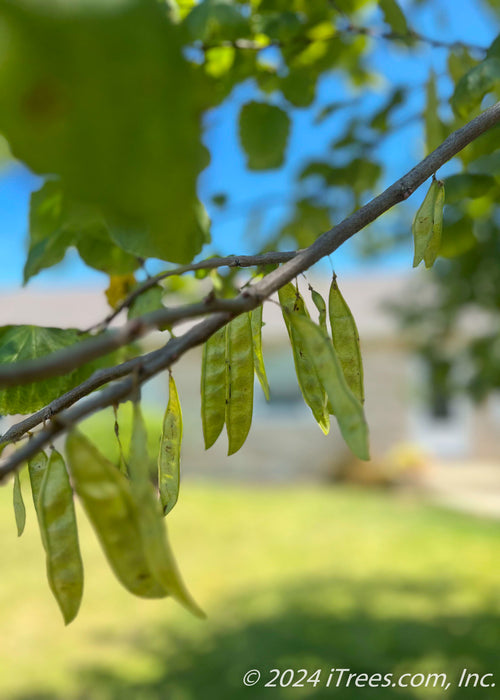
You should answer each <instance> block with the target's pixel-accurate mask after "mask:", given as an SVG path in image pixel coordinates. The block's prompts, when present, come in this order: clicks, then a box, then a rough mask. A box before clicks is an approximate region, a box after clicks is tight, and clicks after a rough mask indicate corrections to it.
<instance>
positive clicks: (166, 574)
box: [128, 403, 204, 617]
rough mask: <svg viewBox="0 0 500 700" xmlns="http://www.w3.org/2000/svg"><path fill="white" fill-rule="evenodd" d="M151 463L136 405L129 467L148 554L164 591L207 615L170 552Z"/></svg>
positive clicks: (137, 405) (145, 552)
mask: <svg viewBox="0 0 500 700" xmlns="http://www.w3.org/2000/svg"><path fill="white" fill-rule="evenodd" d="M148 460H149V457H148V451H147V433H146V426H145V424H144V420H143V417H142V413H141V409H140V405H139V404H138V403H136V404H134V415H133V423H132V436H131V441H130V452H129V459H128V465H129V473H130V485H131V491H132V496H133V498H134V500H135V503H136V507H137V514H138V525H139V531H140V535H141V539H142V542H143V547H144V555H145V557H146V560H147V562H148V565H149V567H150V569H151V571H152V572H153V575H154V576H155V578H156V579H157V580H158V581H159V582H160V583H161V584H162V586H163V587H164V589H165V590H166V591H168V593H169V594H170V595H171V596H172V597H173V598H176V599H177V600H178V601H179V602H180V603H182V605H184V606H185V607H187V608H188V610H190V611H191V612H192V613H194V614H195V615H197V616H198V617H204V613H203V612H202V610H201V609H200V608H199V607H198V605H197V604H196V602H195V601H194V600H193V598H192V597H191V595H190V594H189V592H188V591H187V589H186V587H185V585H184V583H183V581H182V578H181V576H180V573H179V570H178V568H177V564H176V562H175V559H174V555H173V553H172V551H171V549H170V545H169V542H168V538H167V532H166V528H165V521H164V519H163V513H162V508H161V505H160V501H159V500H158V499H157V497H156V494H155V489H154V487H153V485H152V483H151V481H150V479H149V467H148Z"/></svg>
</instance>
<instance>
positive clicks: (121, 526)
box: [66, 431, 167, 598]
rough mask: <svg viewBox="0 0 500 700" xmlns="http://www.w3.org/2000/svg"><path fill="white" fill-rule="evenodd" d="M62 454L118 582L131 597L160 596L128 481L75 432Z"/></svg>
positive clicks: (85, 439)
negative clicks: (65, 458)
mask: <svg viewBox="0 0 500 700" xmlns="http://www.w3.org/2000/svg"><path fill="white" fill-rule="evenodd" d="M66 452H67V456H68V462H69V467H70V471H71V476H72V479H73V484H74V488H75V491H76V493H77V494H78V497H79V498H80V500H81V502H82V505H83V507H84V510H85V512H86V513H87V516H88V518H89V520H90V522H91V523H92V525H93V527H94V530H95V531H96V534H97V537H98V539H99V541H100V543H101V546H102V548H103V551H104V554H105V555H106V558H107V560H108V562H109V564H110V566H111V568H112V570H113V572H114V573H115V575H116V577H117V578H118V580H119V581H120V582H121V583H122V584H123V585H124V586H125V588H126V589H127V590H129V591H130V592H131V593H134V594H135V595H137V596H140V597H143V598H163V597H165V596H166V595H167V591H165V589H164V588H163V586H162V585H161V584H160V583H159V582H158V581H157V580H156V578H155V577H154V576H153V574H152V573H151V570H150V567H149V565H148V562H147V561H146V558H145V555H144V549H143V543H142V538H141V533H140V528H139V522H138V515H137V508H136V504H135V501H134V499H133V497H132V494H131V488H130V482H129V481H128V480H127V478H126V477H125V476H124V475H123V474H122V473H121V472H120V471H118V469H117V468H116V467H115V466H114V465H113V464H112V463H111V462H109V461H108V460H107V459H106V458H105V457H104V456H103V455H102V454H101V453H100V452H99V451H98V450H97V449H96V448H95V447H94V445H92V443H91V442H89V440H87V438H86V437H84V436H83V435H82V434H81V433H78V432H77V431H74V432H72V433H70V435H69V436H68V439H67V441H66Z"/></svg>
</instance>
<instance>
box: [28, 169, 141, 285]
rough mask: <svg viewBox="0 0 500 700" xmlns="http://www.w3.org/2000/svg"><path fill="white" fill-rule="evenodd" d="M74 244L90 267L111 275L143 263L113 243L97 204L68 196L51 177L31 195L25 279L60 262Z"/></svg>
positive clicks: (131, 269) (129, 270) (130, 269)
mask: <svg viewBox="0 0 500 700" xmlns="http://www.w3.org/2000/svg"><path fill="white" fill-rule="evenodd" d="M70 246H76V247H77V248H78V252H79V253H80V257H81V258H82V259H83V260H84V262H85V263H86V264H87V265H89V266H90V267H94V268H95V269H97V270H101V271H102V272H106V273H108V274H116V275H119V274H125V273H127V272H132V271H133V270H135V269H136V268H137V267H138V266H139V261H138V260H137V258H135V257H133V256H132V255H130V254H129V253H126V252H125V251H123V250H121V249H120V248H118V247H117V246H116V245H114V243H113V242H112V240H111V238H110V235H109V231H108V228H107V226H106V223H105V221H104V219H103V217H102V216H101V215H100V214H99V212H98V210H97V209H96V208H95V207H91V206H84V205H81V204H78V203H77V202H76V201H75V200H74V199H71V198H70V197H67V196H65V194H64V192H63V190H62V187H61V184H60V182H59V181H55V180H48V181H47V182H46V183H45V184H44V185H43V186H42V188H41V189H40V190H38V191H36V192H34V193H33V194H32V195H31V200H30V231H29V249H28V257H27V260H26V264H25V267H24V282H25V283H26V282H28V280H29V279H30V278H31V277H34V276H35V275H36V274H38V273H39V272H40V271H41V270H43V269H45V268H48V267H52V266H53V265H56V264H57V263H59V262H60V261H61V260H62V259H63V258H64V256H65V254H66V251H67V249H68V248H69V247H70Z"/></svg>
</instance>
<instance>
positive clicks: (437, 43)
mask: <svg viewBox="0 0 500 700" xmlns="http://www.w3.org/2000/svg"><path fill="white" fill-rule="evenodd" d="M333 29H335V33H334V34H333V35H332V36H329V37H324V38H321V39H311V38H309V37H307V36H297V37H292V38H291V39H289V40H288V41H281V40H279V39H274V40H272V41H270V42H269V43H267V44H265V45H263V44H262V43H259V42H258V41H254V40H253V39H234V40H233V41H230V40H227V41H219V42H210V43H204V44H202V46H201V48H202V50H203V51H209V50H210V49H214V48H219V47H224V46H227V47H231V48H234V49H240V50H242V51H263V50H264V49H267V48H269V47H270V46H272V47H275V48H278V49H283V48H287V47H289V46H291V45H293V44H303V45H304V46H308V45H309V44H312V43H313V42H317V41H325V42H328V41H331V40H332V39H333V38H334V37H337V36H338V35H339V34H340V35H342V34H347V35H352V34H355V35H359V36H367V37H369V38H370V39H380V40H382V41H403V42H404V41H409V40H410V41H411V40H413V41H418V42H419V43H421V44H427V45H428V46H431V47H432V48H439V49H450V50H452V49H466V50H468V51H472V52H474V53H482V54H485V53H486V51H487V50H488V48H487V47H485V46H479V45H477V44H469V43H468V42H465V41H459V40H457V41H444V40H443V39H434V38H433V37H429V36H426V35H424V34H421V33H420V32H417V31H415V30H414V29H408V32H407V33H406V34H398V33H397V32H392V31H384V30H380V29H374V28H373V27H362V26H358V25H354V24H351V23H349V22H348V23H347V24H346V26H345V27H339V28H336V27H333Z"/></svg>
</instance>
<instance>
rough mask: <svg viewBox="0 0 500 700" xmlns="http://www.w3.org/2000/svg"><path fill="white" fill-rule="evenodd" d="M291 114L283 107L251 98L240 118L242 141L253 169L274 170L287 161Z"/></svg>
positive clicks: (248, 163)
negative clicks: (254, 100)
mask: <svg viewBox="0 0 500 700" xmlns="http://www.w3.org/2000/svg"><path fill="white" fill-rule="evenodd" d="M289 131H290V118H289V116H288V115H287V113H286V112H284V111H283V110H282V109H281V108H280V107H276V106H275V105H269V104H266V103H264V102H247V104H246V105H243V107H242V109H241V112H240V118H239V132H240V141H241V145H242V147H243V150H244V151H245V153H246V156H247V167H248V168H249V169H250V170H271V169H274V168H279V167H280V166H281V165H283V161H284V158H285V149H286V146H287V142H288V134H289Z"/></svg>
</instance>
